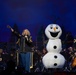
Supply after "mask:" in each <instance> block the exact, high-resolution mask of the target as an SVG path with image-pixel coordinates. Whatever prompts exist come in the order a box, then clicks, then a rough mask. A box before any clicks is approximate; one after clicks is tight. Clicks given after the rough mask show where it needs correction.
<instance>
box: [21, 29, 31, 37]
mask: <svg viewBox="0 0 76 75" xmlns="http://www.w3.org/2000/svg"><path fill="white" fill-rule="evenodd" d="M24 32H25V33H24ZM26 34H27V35H28V36H30V31H29V30H28V29H24V30H23V32H22V35H26Z"/></svg>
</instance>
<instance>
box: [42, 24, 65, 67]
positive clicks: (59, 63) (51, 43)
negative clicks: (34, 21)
mask: <svg viewBox="0 0 76 75" xmlns="http://www.w3.org/2000/svg"><path fill="white" fill-rule="evenodd" d="M61 33H62V30H61V28H60V26H59V25H57V24H50V25H48V26H47V28H46V29H45V34H46V36H47V37H48V38H49V40H48V43H47V46H46V50H47V52H48V53H47V54H46V55H44V56H43V58H42V62H43V65H44V67H45V68H62V67H63V66H64V64H65V58H64V56H63V55H61V54H60V52H61V50H62V44H61V40H60V39H59V37H60V35H61Z"/></svg>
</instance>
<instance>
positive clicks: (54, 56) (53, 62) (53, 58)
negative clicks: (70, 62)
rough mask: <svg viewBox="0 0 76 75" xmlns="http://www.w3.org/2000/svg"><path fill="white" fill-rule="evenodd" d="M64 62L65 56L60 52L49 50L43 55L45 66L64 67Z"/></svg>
mask: <svg viewBox="0 0 76 75" xmlns="http://www.w3.org/2000/svg"><path fill="white" fill-rule="evenodd" d="M64 63H65V58H64V57H63V56H62V55H61V54H59V53H54V52H48V53H47V54H46V55H45V56H44V57H43V64H44V65H45V68H62V67H63V65H64Z"/></svg>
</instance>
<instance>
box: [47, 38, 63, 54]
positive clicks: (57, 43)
mask: <svg viewBox="0 0 76 75" xmlns="http://www.w3.org/2000/svg"><path fill="white" fill-rule="evenodd" d="M46 49H47V51H48V52H55V53H59V52H61V50H62V44H61V40H60V39H55V40H51V39H49V41H48V43H47V46H46Z"/></svg>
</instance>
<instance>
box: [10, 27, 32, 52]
mask: <svg viewBox="0 0 76 75" xmlns="http://www.w3.org/2000/svg"><path fill="white" fill-rule="evenodd" d="M11 31H12V33H13V34H15V35H16V36H17V37H18V41H17V42H16V44H18V45H19V46H20V51H21V52H30V51H31V50H32V47H33V41H32V37H31V34H30V31H29V30H28V29H24V30H23V32H22V35H20V34H19V33H18V32H16V31H15V30H14V29H13V28H11Z"/></svg>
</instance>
